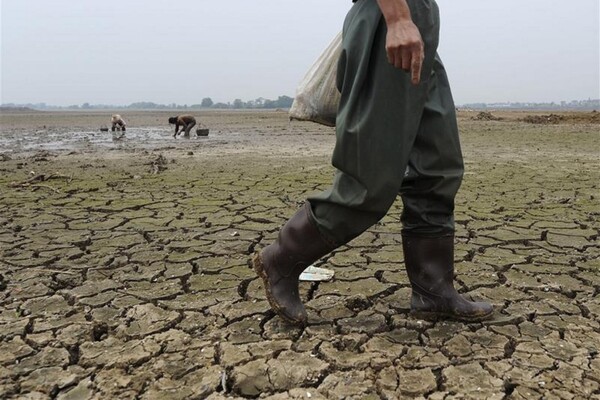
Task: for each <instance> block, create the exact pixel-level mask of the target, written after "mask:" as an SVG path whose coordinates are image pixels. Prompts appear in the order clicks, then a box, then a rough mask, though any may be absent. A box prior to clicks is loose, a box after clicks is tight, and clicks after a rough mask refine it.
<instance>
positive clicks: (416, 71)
mask: <svg viewBox="0 0 600 400" xmlns="http://www.w3.org/2000/svg"><path fill="white" fill-rule="evenodd" d="M424 58H425V57H424V54H423V50H422V49H421V50H420V51H416V52H414V53H413V54H412V58H411V63H410V77H411V79H410V80H411V82H412V83H413V85H418V84H419V82H421V71H422V69H423V59H424Z"/></svg>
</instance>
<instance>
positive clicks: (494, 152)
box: [0, 112, 600, 400]
mask: <svg viewBox="0 0 600 400" xmlns="http://www.w3.org/2000/svg"><path fill="white" fill-rule="evenodd" d="M107 115H110V113H107ZM106 117H107V116H105V115H94V114H92V115H87V114H86V115H84V114H66V113H44V114H40V115H38V114H36V115H34V116H30V115H26V114H22V115H21V114H10V115H3V116H2V118H3V119H2V122H3V124H2V125H3V128H2V135H3V136H5V137H7V136H15V135H20V134H25V133H27V132H31V131H33V132H34V131H36V130H37V129H38V128H39V127H41V126H42V125H44V126H46V127H48V128H47V129H49V130H52V129H54V132H57V134H59V135H60V134H62V135H68V132H69V128H68V127H69V126H72V125H76V126H83V125H86V124H91V125H92V126H93V127H96V126H100V122H101V121H105V119H106ZM469 117H470V115H461V118H460V125H461V129H462V140H463V151H464V153H465V160H466V175H465V180H464V183H463V187H462V189H461V191H460V194H459V196H458V198H457V207H456V220H457V235H456V255H455V259H456V280H457V286H458V287H459V288H460V291H461V292H463V293H465V294H468V295H470V296H472V297H473V298H477V299H485V300H487V301H490V302H492V303H493V304H494V305H495V307H496V314H495V317H494V318H493V319H491V320H490V321H487V322H485V323H468V324H467V323H457V322H448V321H446V322H436V323H432V322H427V321H422V320H418V319H414V318H412V317H411V316H410V315H409V313H408V311H409V303H408V299H409V293H410V289H409V283H408V280H407V278H406V275H405V271H404V265H403V255H402V250H401V245H400V235H399V232H400V224H399V222H398V220H399V215H400V212H401V208H400V207H401V205H400V202H398V203H397V204H395V205H394V207H393V208H392V209H391V211H390V213H389V215H387V216H386V217H385V218H384V219H383V220H382V221H381V222H380V223H379V224H377V225H376V226H373V227H372V228H371V229H370V230H369V231H367V232H366V233H365V234H363V235H362V236H360V237H359V238H357V239H356V240H354V241H353V242H351V243H349V244H348V245H346V246H344V247H342V248H340V249H338V250H337V251H335V252H334V253H333V254H331V255H329V256H328V257H326V258H325V259H322V260H320V261H319V263H317V265H318V266H323V267H326V268H330V269H333V270H334V271H335V273H336V275H335V278H334V280H333V281H331V282H322V283H302V284H301V292H302V296H303V298H304V299H305V302H306V305H307V306H308V311H309V318H310V324H309V326H307V327H306V328H305V329H296V328H292V327H289V326H287V325H285V324H284V323H283V322H282V321H281V320H280V319H279V318H278V317H275V316H274V314H273V313H272V312H271V311H270V310H269V306H268V304H267V302H266V300H265V296H264V293H263V289H262V287H261V282H260V281H259V279H257V278H256V276H255V274H254V273H253V271H252V269H250V268H249V258H250V255H251V254H252V253H253V252H254V251H255V250H258V249H260V248H262V247H263V246H265V245H266V244H268V243H270V242H271V241H272V240H273V239H274V238H275V236H276V234H277V230H278V228H279V227H280V225H281V224H282V223H283V222H285V220H286V218H287V217H289V216H290V215H291V214H292V213H293V212H294V211H295V210H296V209H297V207H298V206H299V205H300V204H301V203H302V202H303V200H304V198H305V197H306V195H307V194H309V193H312V192H314V191H317V190H321V189H323V188H325V187H326V186H327V185H328V183H329V182H330V180H331V178H332V175H333V170H332V168H331V167H330V165H329V155H330V152H331V150H332V147H333V141H334V138H333V134H332V131H331V130H330V129H327V128H321V127H319V126H316V125H312V124H308V123H294V124H292V125H289V124H288V122H287V120H286V114H285V113H282V112H279V113H277V112H273V113H205V114H202V115H201V116H200V119H201V121H203V122H204V123H205V124H206V125H207V126H209V127H211V136H210V137H209V138H208V139H206V140H200V139H199V138H195V139H192V140H188V141H185V140H177V141H173V140H172V139H170V136H169V135H170V134H169V132H168V131H167V128H165V130H164V135H163V136H164V137H163V138H162V139H161V138H159V139H158V140H155V141H154V142H153V143H154V145H153V147H152V148H149V147H148V146H145V143H143V142H141V141H140V142H136V141H135V140H133V139H128V141H127V142H125V143H122V144H119V145H115V146H113V147H110V146H109V148H96V147H94V146H90V145H89V143H88V144H85V145H84V144H81V145H78V144H77V143H75V144H74V145H73V147H69V148H67V149H60V148H58V149H55V150H53V151H50V152H42V153H40V152H39V151H36V150H35V149H26V148H24V147H23V145H22V144H20V145H19V146H16V145H15V146H12V147H11V145H10V141H5V142H4V147H3V148H0V150H2V154H0V160H2V161H0V172H1V175H0V398H20V399H47V398H52V399H54V398H55V399H204V398H207V399H212V400H217V399H225V398H233V399H242V398H256V397H260V398H265V399H273V400H275V399H309V398H310V399H412V398H427V399H432V400H438V399H439V400H441V399H600V355H599V354H598V352H599V350H600V321H599V319H600V296H599V292H600V272H599V271H600V246H599V243H598V235H599V228H600V225H599V223H598V219H599V208H598V197H599V195H600V193H599V191H598V182H600V169H599V165H598V150H599V147H598V143H599V136H600V133H599V130H598V125H597V124H586V123H576V124H559V125H532V124H525V123H523V122H519V121H518V120H517V118H516V117H515V118H512V119H511V118H505V119H504V120H502V121H473V120H471V119H470V118H469ZM160 118H163V116H161V117H160ZM127 120H128V122H129V124H130V125H131V126H132V127H133V126H141V127H142V128H138V129H142V130H143V129H144V127H145V126H153V124H157V123H156V122H155V120H156V118H155V114H153V113H150V112H148V113H143V112H139V113H137V114H135V115H133V116H129V119H127ZM32 121H33V122H32ZM130 121H132V122H130ZM133 121H135V122H133ZM90 129H91V128H90ZM131 130H132V131H134V128H132V129H131ZM61 132H62V133H61ZM134 133H135V131H134ZM134 133H132V135H133V134H134ZM40 135H43V133H41V134H40ZM128 135H130V132H129V130H128ZM161 140H162V142H161ZM161 143H162V144H161ZM161 155H162V157H160V156H161ZM157 164H160V165H161V168H153V166H156V165H157ZM156 172H158V173H156ZM42 173H45V174H51V173H54V174H60V175H61V176H62V175H64V176H68V177H69V179H47V180H45V181H43V182H33V183H26V181H27V179H28V178H30V177H31V176H32V175H38V174H42ZM56 176H57V177H58V176H59V175H56ZM12 182H16V184H11V183H12ZM19 183H21V184H19Z"/></svg>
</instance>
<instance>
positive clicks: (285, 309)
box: [252, 203, 335, 325]
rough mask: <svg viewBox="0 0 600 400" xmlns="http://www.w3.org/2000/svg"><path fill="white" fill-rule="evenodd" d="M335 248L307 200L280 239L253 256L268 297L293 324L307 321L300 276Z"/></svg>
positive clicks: (287, 225) (283, 230)
mask: <svg viewBox="0 0 600 400" xmlns="http://www.w3.org/2000/svg"><path fill="white" fill-rule="evenodd" d="M334 248H335V246H334V245H333V244H332V243H328V242H326V241H325V240H324V238H323V236H322V235H321V233H320V232H319V230H318V229H317V227H316V225H315V223H314V217H313V216H312V210H311V208H310V204H309V203H306V204H305V205H304V206H303V207H302V208H301V209H300V210H298V212H297V213H296V214H295V215H294V216H293V217H292V218H290V219H289V221H288V222H287V223H286V224H285V225H284V226H283V228H281V231H280V232H279V236H278V237H277V240H276V241H275V242H274V243H272V244H270V245H269V246H267V247H265V248H264V249H263V251H262V252H261V253H257V254H256V255H255V256H254V258H253V260H252V262H253V265H254V270H255V271H256V273H257V274H258V276H260V277H261V278H262V279H263V282H264V286H265V291H266V293H267V299H268V300H269V303H270V304H271V307H272V308H273V311H275V312H276V313H277V315H279V316H280V317H281V318H283V319H284V320H285V321H287V322H289V323H291V324H294V325H305V324H306V322H307V315H306V310H305V309H304V305H303V304H302V300H300V292H299V289H298V278H299V277H300V274H301V273H302V271H304V270H305V269H306V268H307V267H308V266H309V265H311V264H312V263H313V262H315V261H316V260H318V259H319V258H321V257H323V256H324V255H325V254H327V253H329V252H330V251H332V250H333V249H334Z"/></svg>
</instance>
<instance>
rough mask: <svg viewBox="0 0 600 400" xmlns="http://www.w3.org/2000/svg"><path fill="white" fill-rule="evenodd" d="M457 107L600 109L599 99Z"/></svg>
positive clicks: (472, 104)
mask: <svg viewBox="0 0 600 400" xmlns="http://www.w3.org/2000/svg"><path fill="white" fill-rule="evenodd" d="M459 108H468V109H473V110H487V109H490V110H500V109H509V110H582V111H583V110H588V111H591V110H600V99H587V100H572V101H569V102H567V101H561V102H560V103H555V102H552V103H519V102H516V103H512V102H508V103H471V104H463V105H461V106H459Z"/></svg>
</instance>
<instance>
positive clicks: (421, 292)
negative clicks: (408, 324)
mask: <svg viewBox="0 0 600 400" xmlns="http://www.w3.org/2000/svg"><path fill="white" fill-rule="evenodd" d="M402 247H403V249H404V261H405V263H406V272H407V273H408V278H409V279H410V284H411V286H412V297H411V302H410V306H411V313H412V314H413V315H415V316H416V317H419V318H423V319H440V318H449V319H455V320H460V321H481V320H484V319H487V318H489V317H491V316H492V314H493V312H494V309H493V307H492V305H491V304H489V303H483V302H474V301H469V300H467V299H465V298H464V297H463V296H461V295H460V294H459V293H458V292H457V291H456V289H455V288H454V284H453V281H454V236H453V235H448V236H441V237H421V236H410V235H406V234H403V235H402Z"/></svg>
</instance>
